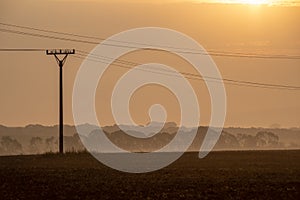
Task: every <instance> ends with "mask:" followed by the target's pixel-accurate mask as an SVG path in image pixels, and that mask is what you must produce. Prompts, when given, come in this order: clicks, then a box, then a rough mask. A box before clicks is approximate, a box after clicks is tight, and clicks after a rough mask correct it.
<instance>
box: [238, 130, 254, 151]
mask: <svg viewBox="0 0 300 200" xmlns="http://www.w3.org/2000/svg"><path fill="white" fill-rule="evenodd" d="M237 140H238V143H239V145H240V147H241V148H245V149H253V148H256V143H257V142H256V138H255V136H252V135H246V134H241V133H239V134H237Z"/></svg>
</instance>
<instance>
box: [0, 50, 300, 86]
mask: <svg viewBox="0 0 300 200" xmlns="http://www.w3.org/2000/svg"><path fill="white" fill-rule="evenodd" d="M0 51H8V52H22V51H23V52H24V51H25V52H28V51H46V49H34V48H9V49H8V48H6V49H5V48H2V49H0ZM78 52H79V53H77V54H78V56H74V57H76V58H80V59H86V58H87V59H88V60H91V61H94V62H99V63H104V64H111V61H113V64H112V65H114V66H117V67H121V68H126V69H132V67H134V66H138V65H141V63H137V62H131V61H127V60H122V59H113V58H111V57H107V56H101V55H96V54H90V53H88V52H86V51H82V50H78ZM105 61H107V62H105ZM124 64H125V65H124ZM137 70H141V71H146V72H150V73H156V74H162V75H167V76H173V77H180V76H178V75H176V74H174V73H176V72H174V71H171V70H163V71H162V70H161V69H160V70H145V69H139V68H137ZM164 72H167V73H164ZM178 73H181V74H183V75H186V76H188V77H187V78H188V79H190V80H200V81H210V82H218V83H223V82H224V83H226V84H230V85H235V86H247V87H256V88H264V89H287V90H300V87H299V86H292V85H279V84H269V83H260V82H252V81H243V80H234V79H228V78H223V79H219V78H216V77H209V76H200V75H198V74H193V73H188V72H178Z"/></svg>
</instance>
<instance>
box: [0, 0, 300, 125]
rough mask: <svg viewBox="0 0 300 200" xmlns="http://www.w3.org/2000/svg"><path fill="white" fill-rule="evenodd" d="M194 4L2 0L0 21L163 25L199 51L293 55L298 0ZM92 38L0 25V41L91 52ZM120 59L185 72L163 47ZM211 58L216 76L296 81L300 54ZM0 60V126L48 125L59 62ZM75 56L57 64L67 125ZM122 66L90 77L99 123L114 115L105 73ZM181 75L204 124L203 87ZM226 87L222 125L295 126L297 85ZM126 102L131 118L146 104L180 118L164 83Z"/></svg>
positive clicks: (99, 33) (299, 42) (9, 56)
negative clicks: (94, 79) (70, 38)
mask: <svg viewBox="0 0 300 200" xmlns="http://www.w3.org/2000/svg"><path fill="white" fill-rule="evenodd" d="M198 2H203V1H178V0H176V1H172V0H168V1H136V0H135V1H130V0H125V1H116V0H114V1H97V0H92V1H79V0H75V1H72V0H53V1H49V0H44V1H33V0H24V1H16V0H1V2H0V21H1V22H4V23H10V24H17V25H23V26H29V27H35V28H41V29H49V30H54V31H59V32H69V33H74V34H82V35H88V36H95V37H99V38H107V37H109V36H111V35H113V34H116V33H119V32H121V31H124V30H127V29H131V28H137V27H147V26H155V27H165V28H170V29H174V30H177V31H180V32H182V33H184V34H187V35H189V36H190V37H192V38H194V39H195V40H197V41H198V42H199V43H200V44H201V45H202V46H203V47H204V48H206V49H207V50H216V51H230V52H232V51H233V52H244V53H264V54H286V55H300V38H299V35H300V28H299V19H300V7H298V6H297V5H298V4H297V3H296V2H297V1H295V0H293V1H287V0H286V1H280V2H279V3H278V1H277V2H276V5H273V6H270V5H271V4H273V3H272V2H270V1H268V4H269V5H268V6H253V5H252V6H250V5H245V4H244V5H236V4H226V5H225V4H215V3H214V4H207V3H205V4H202V3H198ZM205 2H208V1H205ZM227 2H228V1H227ZM240 2H245V1H240ZM273 2H274V1H273ZM289 2H293V4H291V3H289ZM278 4H280V5H278ZM282 4H284V6H283V5H282ZM0 27H1V28H6V29H14V28H9V27H4V26H1V25H0ZM18 30H21V29H18ZM23 31H24V30H23ZM25 31H28V30H25ZM95 46H96V45H91V44H82V43H75V42H66V41H59V40H53V39H43V38H36V37H30V36H24V35H21V36H20V35H15V34H11V33H10V34H9V33H2V32H0V48H75V49H81V50H85V51H90V50H91V49H93V48H94V47H95ZM122 59H126V60H130V61H133V62H139V63H143V62H150V61H151V62H154V61H155V62H163V63H166V64H169V65H172V66H174V68H177V69H181V70H184V71H187V72H191V71H192V69H191V68H190V67H189V66H187V65H186V63H184V62H183V61H182V60H178V59H177V58H174V56H172V55H168V54H166V53H160V54H158V53H157V52H135V53H132V54H129V55H126V56H124V58H122ZM213 59H214V61H215V62H216V64H217V65H218V67H219V70H220V72H221V73H222V76H223V78H230V79H237V80H246V81H257V82H264V83H272V84H286V85H298V86H300V60H274V59H247V58H228V57H215V56H213ZM0 60H1V61H0V91H1V99H0V111H1V114H0V124H3V125H8V126H23V125H27V124H32V123H33V124H36V123H40V124H45V125H52V124H57V121H58V67H57V64H56V62H55V60H54V58H53V57H49V56H46V55H45V53H44V52H20V53H7V52H0ZM81 62H82V60H80V59H78V58H75V57H72V56H70V57H69V58H68V60H67V62H66V65H65V67H64V83H65V86H64V95H65V98H64V103H65V122H66V123H67V124H73V119H72V90H73V83H74V79H75V77H76V73H77V70H78V69H79V67H80V64H81ZM124 72H125V70H124V69H123V70H122V69H119V68H114V67H112V68H110V69H109V71H108V72H107V73H106V74H105V77H104V80H102V81H101V82H100V84H99V90H98V92H97V97H96V100H97V103H96V107H97V109H98V111H99V112H98V118H99V120H100V121H102V123H104V124H111V123H113V120H112V117H111V114H110V108H109V102H110V101H109V95H110V92H111V89H112V86H113V84H114V81H116V80H117V79H118V77H119V76H120V75H121V74H122V73H124ZM190 82H191V84H192V86H193V87H194V88H195V91H197V92H196V93H197V96H198V98H199V100H200V107H201V122H200V123H201V124H202V125H206V124H208V121H209V118H210V112H209V110H210V100H209V95H208V94H207V90H206V88H205V85H204V84H203V83H202V82H200V81H190ZM103 83H104V84H103ZM225 86H226V91H227V98H228V113H227V119H226V126H264V127H268V126H270V125H271V124H274V123H278V124H281V126H283V127H292V126H297V127H299V125H300V103H299V102H300V91H299V90H298V91H286V90H270V89H260V88H250V87H238V86H232V85H225ZM157 94H159V95H157ZM132 102H133V103H132V104H131V110H132V115H133V117H134V119H135V120H136V122H138V123H147V121H148V116H147V110H148V108H149V106H151V104H153V103H162V104H163V105H165V106H166V109H167V111H168V112H169V113H170V114H169V116H168V120H170V121H178V120H179V113H178V104H177V102H176V100H175V99H174V96H172V94H171V93H169V92H168V91H167V90H165V89H163V88H157V87H156V86H148V87H145V88H143V89H142V90H139V91H138V92H137V93H136V94H135V95H134V97H133V100H132ZM100 110H101V113H100Z"/></svg>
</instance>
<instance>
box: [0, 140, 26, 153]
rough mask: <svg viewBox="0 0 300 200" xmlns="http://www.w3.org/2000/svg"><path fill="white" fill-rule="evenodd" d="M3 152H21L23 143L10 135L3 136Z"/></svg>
mask: <svg viewBox="0 0 300 200" xmlns="http://www.w3.org/2000/svg"><path fill="white" fill-rule="evenodd" d="M1 146H2V152H3V154H7V155H8V154H21V153H22V152H23V149H22V145H21V144H20V143H19V142H18V141H17V140H16V139H13V138H11V137H10V136H3V137H2V139H1Z"/></svg>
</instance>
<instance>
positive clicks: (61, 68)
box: [46, 49, 75, 153]
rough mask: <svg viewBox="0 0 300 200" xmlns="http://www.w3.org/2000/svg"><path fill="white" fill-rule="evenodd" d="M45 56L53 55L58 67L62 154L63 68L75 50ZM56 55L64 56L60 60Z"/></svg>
mask: <svg viewBox="0 0 300 200" xmlns="http://www.w3.org/2000/svg"><path fill="white" fill-rule="evenodd" d="M46 54H47V55H54V57H55V59H56V61H57V64H58V66H59V153H64V118H63V117H64V115H63V113H64V111H63V66H64V64H65V61H66V59H67V57H68V55H69V54H75V49H72V50H69V49H65V50H62V49H55V50H46ZM57 55H64V57H63V58H62V59H61V58H59V57H58V56H57Z"/></svg>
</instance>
